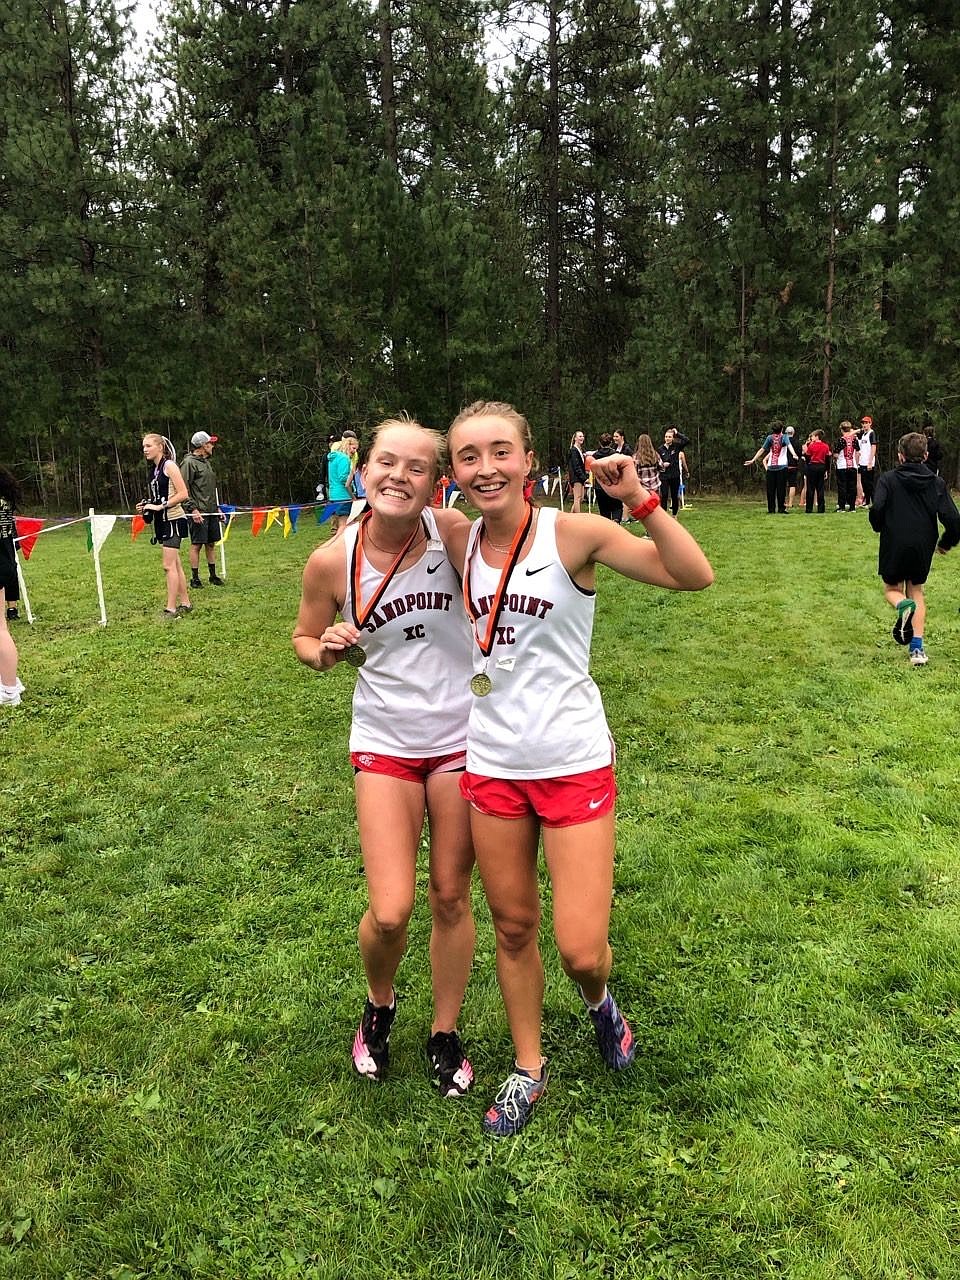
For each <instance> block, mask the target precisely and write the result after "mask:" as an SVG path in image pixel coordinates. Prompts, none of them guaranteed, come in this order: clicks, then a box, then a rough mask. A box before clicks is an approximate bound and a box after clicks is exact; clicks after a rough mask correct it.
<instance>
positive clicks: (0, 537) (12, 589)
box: [0, 467, 22, 622]
mask: <svg viewBox="0 0 960 1280" xmlns="http://www.w3.org/2000/svg"><path fill="white" fill-rule="evenodd" d="M21 501H22V494H21V490H20V482H19V481H18V480H17V479H16V477H15V476H13V475H12V474H11V473H10V472H9V471H8V470H7V469H6V467H0V586H2V587H4V595H5V598H6V619H7V622H17V621H18V620H19V618H20V608H19V605H20V576H19V574H18V573H17V552H16V545H17V544H16V541H15V539H16V536H17V526H16V521H15V520H14V513H15V512H16V510H17V508H18V507H19V506H20V503H21Z"/></svg>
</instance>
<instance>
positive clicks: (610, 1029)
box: [580, 991, 637, 1071]
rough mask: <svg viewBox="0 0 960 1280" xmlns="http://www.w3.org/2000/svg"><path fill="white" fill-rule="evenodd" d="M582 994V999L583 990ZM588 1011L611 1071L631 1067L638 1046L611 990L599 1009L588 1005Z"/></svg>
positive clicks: (603, 1057)
mask: <svg viewBox="0 0 960 1280" xmlns="http://www.w3.org/2000/svg"><path fill="white" fill-rule="evenodd" d="M580 995H581V999H582V998H583V992H581V993H580ZM584 1004H586V1001H585V1000H584ZM587 1012H588V1013H589V1014H590V1021H591V1022H592V1023H593V1029H594V1031H595V1032H596V1036H597V1048H598V1049H599V1050H600V1057H601V1058H602V1059H603V1060H604V1062H605V1063H606V1064H607V1066H608V1067H609V1068H610V1070H611V1071H622V1070H623V1069H624V1067H629V1065H630V1063H631V1062H632V1061H633V1055H634V1054H635V1053H636V1051H637V1046H636V1043H635V1042H634V1039H633V1032H632V1031H631V1030H630V1025H629V1023H628V1022H627V1020H626V1018H624V1016H623V1014H622V1013H621V1012H620V1010H619V1009H618V1008H617V1002H616V1000H614V998H613V996H612V995H611V994H610V992H609V991H608V992H607V994H606V996H605V997H604V1000H603V1004H601V1006H600V1008H599V1009H591V1008H590V1006H589V1005H587Z"/></svg>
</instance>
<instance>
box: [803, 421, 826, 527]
mask: <svg viewBox="0 0 960 1280" xmlns="http://www.w3.org/2000/svg"><path fill="white" fill-rule="evenodd" d="M803 452H804V455H805V457H806V459H807V467H806V476H805V479H804V487H805V489H806V495H807V505H806V512H807V515H810V513H811V512H812V511H813V503H814V499H816V503H817V511H818V513H819V514H820V515H823V513H824V512H825V511H826V501H825V499H824V490H825V488H826V483H827V471H828V470H829V467H830V459H831V458H832V457H833V451H832V450H831V448H830V446H829V445H828V444H827V442H826V440H824V438H823V432H822V431H811V433H810V439H809V440H808V441H807V443H806V444H805V445H804V446H803Z"/></svg>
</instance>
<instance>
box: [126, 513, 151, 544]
mask: <svg viewBox="0 0 960 1280" xmlns="http://www.w3.org/2000/svg"><path fill="white" fill-rule="evenodd" d="M146 527H147V522H146V520H144V518H143V516H141V515H136V516H134V517H133V523H132V524H131V525H130V537H131V538H132V539H133V541H134V542H136V540H137V534H139V533H143V531H144V529H145V528H146Z"/></svg>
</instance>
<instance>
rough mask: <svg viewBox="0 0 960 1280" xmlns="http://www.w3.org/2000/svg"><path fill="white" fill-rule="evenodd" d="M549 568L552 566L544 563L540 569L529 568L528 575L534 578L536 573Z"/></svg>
mask: <svg viewBox="0 0 960 1280" xmlns="http://www.w3.org/2000/svg"><path fill="white" fill-rule="evenodd" d="M549 568H550V566H549V565H548V564H542V565H541V566H540V568H539V569H528V570H527V577H528V578H532V577H533V575H534V574H535V573H543V571H544V569H549Z"/></svg>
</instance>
